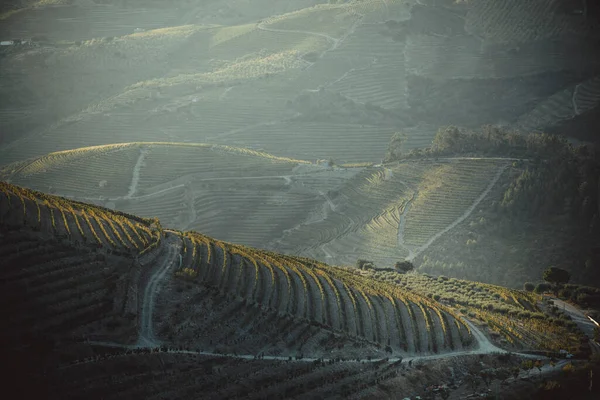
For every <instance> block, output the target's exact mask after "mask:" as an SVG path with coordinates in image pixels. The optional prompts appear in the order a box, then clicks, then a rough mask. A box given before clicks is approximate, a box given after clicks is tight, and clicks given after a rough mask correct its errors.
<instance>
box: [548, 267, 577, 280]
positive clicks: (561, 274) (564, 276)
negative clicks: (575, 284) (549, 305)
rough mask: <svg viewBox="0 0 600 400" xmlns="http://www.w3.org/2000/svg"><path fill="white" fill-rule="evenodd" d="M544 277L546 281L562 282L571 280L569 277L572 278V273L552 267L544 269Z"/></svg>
mask: <svg viewBox="0 0 600 400" xmlns="http://www.w3.org/2000/svg"><path fill="white" fill-rule="evenodd" d="M543 278H544V280H545V281H546V282H550V283H555V284H561V283H567V282H569V279H571V274H569V272H567V271H565V270H564V269H561V268H556V267H550V268H548V269H547V270H545V271H544V276H543Z"/></svg>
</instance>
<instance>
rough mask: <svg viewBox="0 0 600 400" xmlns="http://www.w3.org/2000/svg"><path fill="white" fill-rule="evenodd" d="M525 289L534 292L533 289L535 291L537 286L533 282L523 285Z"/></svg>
mask: <svg viewBox="0 0 600 400" xmlns="http://www.w3.org/2000/svg"><path fill="white" fill-rule="evenodd" d="M523 289H525V290H526V291H528V292H533V289H535V285H534V284H533V283H531V282H525V284H524V285H523Z"/></svg>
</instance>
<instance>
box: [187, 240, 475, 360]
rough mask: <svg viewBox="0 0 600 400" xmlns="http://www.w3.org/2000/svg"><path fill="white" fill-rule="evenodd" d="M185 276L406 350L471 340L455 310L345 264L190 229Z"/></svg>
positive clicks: (439, 347)
mask: <svg viewBox="0 0 600 400" xmlns="http://www.w3.org/2000/svg"><path fill="white" fill-rule="evenodd" d="M183 240H184V243H185V246H184V250H183V258H184V259H185V260H187V262H186V263H183V264H182V267H181V269H180V270H179V271H178V275H180V276H183V277H187V278H190V279H194V280H197V281H198V282H200V283H202V284H204V285H209V286H211V287H216V288H219V289H220V290H222V291H224V292H226V293H231V294H237V295H239V296H241V297H243V298H245V299H247V300H248V301H252V302H256V303H258V304H260V305H261V306H264V307H267V308H269V309H273V310H275V311H276V312H278V313H280V314H282V315H292V316H294V317H296V318H304V319H306V320H309V321H313V322H315V323H317V324H319V325H320V326H323V327H326V328H327V329H330V330H334V331H341V332H345V333H346V334H348V335H351V336H353V337H358V338H363V339H366V340H368V341H371V342H374V343H379V344H381V345H388V346H391V347H392V348H393V349H394V350H397V351H404V352H411V353H415V352H439V351H446V350H451V349H456V348H462V347H463V346H466V345H468V344H469V343H470V340H471V339H470V337H471V336H470V331H469V328H468V326H467V325H465V324H464V322H462V320H461V319H460V318H459V317H458V316H457V315H456V314H455V313H454V312H453V311H452V310H450V309H447V308H445V307H442V306H440V305H439V304H436V303H434V302H432V301H429V299H427V298H423V297H421V296H418V295H416V294H413V293H410V292H408V291H405V290H402V289H399V288H398V287H396V286H394V285H388V284H384V283H375V284H373V282H369V281H367V280H365V279H362V278H361V277H359V276H356V275H355V274H353V273H352V272H350V271H349V270H346V269H344V268H336V267H329V266H327V265H325V264H321V263H318V262H316V261H314V260H309V259H303V258H298V257H291V256H282V255H278V254H276V253H271V252H267V251H259V250H255V249H252V248H249V247H245V246H240V245H233V244H229V243H226V242H221V241H217V240H214V239H211V238H209V237H207V236H204V235H201V234H198V233H195V232H189V233H186V234H183Z"/></svg>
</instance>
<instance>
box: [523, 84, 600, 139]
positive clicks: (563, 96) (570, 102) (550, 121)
mask: <svg viewBox="0 0 600 400" xmlns="http://www.w3.org/2000/svg"><path fill="white" fill-rule="evenodd" d="M599 104H600V78H599V77H594V78H591V79H588V80H587V81H584V82H581V83H578V84H576V85H571V86H570V87H568V88H566V89H563V90H560V91H558V92H556V93H554V94H553V95H552V96H550V97H548V98H547V99H545V100H544V101H541V102H540V103H539V104H538V105H536V106H535V108H533V109H532V110H531V111H530V112H528V113H526V114H524V115H522V116H521V117H520V118H519V119H518V121H517V123H518V124H519V125H520V127H521V128H522V129H528V130H534V129H536V128H541V127H554V126H557V125H559V124H561V123H563V122H566V121H568V120H571V119H573V118H575V117H577V116H578V115H581V114H584V113H586V112H588V111H590V110H592V109H594V108H595V107H597V106H598V105H599Z"/></svg>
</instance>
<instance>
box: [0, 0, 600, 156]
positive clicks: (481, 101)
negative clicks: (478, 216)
mask: <svg viewBox="0 0 600 400" xmlns="http://www.w3.org/2000/svg"><path fill="white" fill-rule="evenodd" d="M42 3H43V4H42ZM46 3H47V2H40V3H39V4H38V5H37V6H36V7H34V8H25V9H24V11H20V12H18V13H17V14H14V15H11V16H8V17H7V19H6V20H5V22H4V23H3V27H4V32H6V36H7V37H10V38H13V37H24V38H32V37H35V38H36V40H34V41H33V42H34V44H35V45H34V46H33V47H28V46H25V47H23V46H17V47H14V48H13V47H10V46H4V47H5V48H3V49H1V50H2V51H1V53H2V58H1V60H2V61H1V62H2V67H3V68H2V78H3V82H7V84H6V85H3V86H2V88H1V89H0V92H1V94H2V95H1V96H0V98H1V99H2V101H1V102H0V121H1V122H2V124H3V127H4V129H3V132H2V135H3V136H2V137H1V139H0V140H1V142H0V160H2V161H0V162H2V163H3V164H6V163H10V162H16V161H22V160H25V159H28V158H30V157H34V156H41V155H43V154H46V153H49V152H53V151H60V150H68V149H73V148H78V147H86V146H92V145H105V144H113V143H118V142H125V143H127V142H137V141H170V142H182V141H183V142H186V141H187V142H210V143H217V144H224V145H234V146H240V147H251V148H255V149H263V150H264V151H267V152H271V153H274V154H280V155H286V156H288V157H291V158H302V159H307V158H309V159H310V158H329V157H333V158H335V159H339V161H341V162H377V161H379V157H380V154H381V152H382V151H384V149H385V146H386V144H387V142H388V141H389V138H390V137H391V135H392V134H393V133H394V132H395V131H398V130H400V129H403V130H406V131H407V132H410V134H409V135H408V142H407V145H409V146H410V147H422V146H426V145H428V144H429V142H430V140H431V139H432V137H433V134H434V133H435V130H437V128H438V127H439V126H441V125H448V124H455V125H460V126H466V127H471V128H474V127H478V126H480V125H481V124H490V123H491V124H496V123H501V124H504V125H511V126H518V127H521V128H523V129H526V130H528V131H531V130H533V131H547V130H549V129H552V130H554V131H558V132H560V133H561V134H563V135H568V136H577V137H579V138H586V139H587V140H592V139H593V138H594V137H595V136H594V133H593V126H594V125H593V121H594V119H593V118H589V113H590V112H592V113H595V112H597V111H598V108H597V107H598V104H597V103H598V101H597V100H598V99H597V97H598V96H597V95H596V92H597V90H596V89H595V86H594V82H595V80H597V76H598V74H599V73H600V60H599V59H598V58H597V57H595V54H600V52H597V51H596V47H597V44H596V43H597V39H598V37H600V34H599V32H600V30H599V28H598V26H597V24H595V23H594V15H595V14H594V13H595V11H593V10H592V8H593V7H591V6H590V7H588V8H589V9H588V10H587V11H586V12H584V11H585V10H580V9H578V8H577V7H576V5H574V6H572V7H570V8H569V7H566V6H564V5H562V3H561V2H560V1H558V0H553V1H550V2H545V3H544V5H543V6H540V7H533V6H531V7H530V6H529V5H530V4H535V3H536V0H528V1H524V2H515V3H514V4H513V5H512V6H509V5H506V4H503V5H498V4H496V2H494V1H490V0H477V1H468V2H454V1H443V2H442V1H437V2H424V1H420V2H415V1H401V0H387V1H374V0H373V1H358V0H357V1H351V2H337V3H335V4H333V3H331V4H316V3H318V2H315V1H305V2H298V1H296V2H293V1H291V2H287V1H281V2H273V1H266V0H265V1H262V2H261V3H260V4H261V5H257V4H256V2H254V3H253V6H252V7H250V6H248V3H247V2H245V1H242V0H240V1H235V2H227V4H226V5H223V4H221V3H219V2H216V1H215V2H194V1H191V2H170V3H169V4H170V5H171V6H170V7H165V6H164V5H162V4H159V3H157V2H150V3H148V4H146V3H144V4H142V3H138V2H127V3H123V2H109V1H103V2H87V4H83V3H82V4H77V5H74V6H68V5H67V6H60V7H56V6H44V4H46ZM509 3H510V4H512V2H509ZM507 4H508V3H507ZM528 4H529V5H528ZM263 6H264V7H263ZM513 6H514V7H513ZM517 9H518V10H520V11H519V12H517V13H516V14H514V15H513V13H515V12H516V11H514V10H517ZM39 21H42V23H39ZM514 24H518V29H513V25H514ZM536 24H537V25H536ZM536 26H537V27H536ZM0 32H3V31H2V30H0ZM582 57H584V58H582ZM319 89H323V90H326V91H327V93H330V94H331V95H332V96H333V95H339V96H341V98H343V99H346V100H344V102H342V103H340V104H338V106H339V105H341V104H345V105H347V106H348V109H360V110H361V112H357V113H353V115H352V117H351V118H346V119H345V120H344V119H343V118H342V116H343V113H342V114H339V113H338V114H337V116H336V115H334V116H332V118H330V119H324V118H323V116H322V114H323V111H324V110H321V112H318V111H317V110H315V108H314V107H313V108H311V107H309V108H302V107H301V108H297V107H296V108H294V107H291V108H290V107H287V106H286V105H287V104H289V102H294V101H295V100H296V99H298V98H302V96H304V95H305V94H306V93H307V92H308V93H311V92H314V91H318V90H319ZM9 99H10V100H9ZM57 99H58V100H57ZM573 107H575V108H573ZM338 111H339V110H338ZM346 111H348V110H346ZM378 117H382V118H378ZM571 120H576V121H578V124H577V125H576V126H572V125H569V122H570V121H571ZM426 125H427V126H434V129H433V130H422V129H420V128H419V127H420V126H426ZM365 138H368V140H366V139H365ZM342 140H343V141H344V143H345V146H344V151H342V150H341V146H339V143H341V141H342ZM365 143H367V144H368V147H367V146H364V144H365ZM290 144H293V146H292V145H290Z"/></svg>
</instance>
